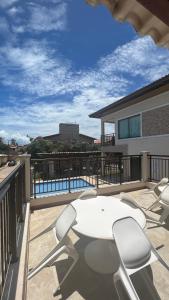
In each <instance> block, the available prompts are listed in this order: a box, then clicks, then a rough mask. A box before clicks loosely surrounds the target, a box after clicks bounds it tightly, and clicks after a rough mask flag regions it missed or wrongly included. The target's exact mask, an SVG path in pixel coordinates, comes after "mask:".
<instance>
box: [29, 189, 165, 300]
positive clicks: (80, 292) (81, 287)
mask: <svg viewBox="0 0 169 300" xmlns="http://www.w3.org/2000/svg"><path fill="white" fill-rule="evenodd" d="M131 194H132V195H133V196H134V197H135V199H136V200H137V201H138V202H139V204H140V205H142V206H143V207H148V206H149V205H150V204H151V203H152V202H153V201H154V199H153V197H152V196H150V195H143V190H141V191H136V192H132V193H131ZM63 207H64V206H58V207H54V208H48V209H43V210H39V211H35V212H34V213H33V214H32V215H31V228H30V238H32V237H34V236H36V234H38V233H39V232H41V231H42V230H43V229H44V228H46V227H47V226H48V225H49V224H50V223H51V222H52V221H53V220H54V219H55V218H56V217H57V215H59V213H60V212H61V210H62V209H63ZM150 214H151V215H152V216H153V217H155V218H156V219H158V218H159V211H156V213H150ZM146 232H147V234H148V236H149V238H150V240H151V241H152V243H153V245H154V246H155V247H158V248H159V253H160V255H161V256H162V257H163V258H164V259H165V261H166V262H168V263H169V225H166V226H165V227H162V226H160V227H157V226H156V225H152V224H151V225H150V224H149V225H148V226H147V229H146ZM70 237H71V239H72V240H73V242H74V244H75V246H76V248H77V249H78V251H79V253H80V259H79V262H78V263H77V265H76V267H75V268H74V270H73V271H72V272H71V274H70V276H69V277H68V278H67V280H66V281H65V283H64V284H63V286H62V288H61V293H60V294H59V295H58V296H56V297H55V298H53V295H52V292H53V290H54V289H55V287H56V286H57V284H58V280H59V281H60V280H61V278H62V276H63V274H64V272H65V270H66V269H67V268H68V266H69V263H70V261H69V260H68V259H67V258H66V257H62V258H61V259H60V260H59V261H58V262H57V263H56V265H55V266H53V267H50V268H45V269H43V270H42V271H41V272H40V273H39V274H37V275H36V276H35V277H34V278H32V279H31V280H29V281H28V295H27V300H37V299H41V300H50V299H56V300H59V299H63V300H64V299H65V300H66V299H69V300H82V299H86V300H104V299H105V300H109V299H111V300H112V299H113V300H118V297H117V295H116V292H115V289H114V286H113V282H112V275H106V276H105V275H104V276H103V275H99V274H97V273H95V272H93V271H91V270H90V269H89V268H88V267H87V265H86V264H85V261H84V258H83V250H84V248H85V245H86V244H87V243H88V239H87V238H84V237H81V238H80V239H79V238H78V237H77V236H76V235H75V234H74V233H73V232H72V231H71V232H70ZM54 245H55V238H54V235H53V232H50V233H48V234H45V235H43V236H42V237H40V238H38V239H37V240H34V241H32V242H31V243H30V249H29V268H31V267H33V266H35V265H36V264H37V263H38V262H39V261H40V260H41V259H42V258H43V257H44V256H45V255H46V254H47V253H49V251H50V250H51V249H52V247H53V246H54ZM148 271H149V275H150V277H151V278H152V282H153V285H154V291H155V296H154V298H153V299H161V300H168V299H169V272H167V271H166V270H165V269H164V268H163V267H162V266H161V265H160V264H159V262H155V263H153V265H152V267H151V268H149V270H148ZM144 275H145V274H144V272H142V273H140V274H138V273H137V274H136V275H134V277H133V283H134V285H135V287H136V289H137V291H138V293H139V296H140V299H142V300H151V299H152V298H151V296H150V295H149V291H148V289H147V287H146V286H145V283H144V280H145V276H144Z"/></svg>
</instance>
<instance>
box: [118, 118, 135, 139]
mask: <svg viewBox="0 0 169 300" xmlns="http://www.w3.org/2000/svg"><path fill="white" fill-rule="evenodd" d="M118 135H119V139H126V138H133V137H139V136H140V115H137V116H133V117H130V118H126V119H123V120H120V121H118Z"/></svg>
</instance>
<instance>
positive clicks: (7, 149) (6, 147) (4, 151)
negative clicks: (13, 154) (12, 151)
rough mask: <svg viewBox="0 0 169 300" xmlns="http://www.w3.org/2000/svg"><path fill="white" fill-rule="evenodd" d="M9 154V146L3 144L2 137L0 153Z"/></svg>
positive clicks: (0, 139)
mask: <svg viewBox="0 0 169 300" xmlns="http://www.w3.org/2000/svg"><path fill="white" fill-rule="evenodd" d="M8 152H9V146H8V145H6V144H5V143H4V142H3V139H2V138H1V137H0V153H1V154H8Z"/></svg>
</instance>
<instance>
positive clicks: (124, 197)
mask: <svg viewBox="0 0 169 300" xmlns="http://www.w3.org/2000/svg"><path fill="white" fill-rule="evenodd" d="M120 199H121V201H124V202H125V203H127V204H128V205H131V206H132V207H133V208H139V209H140V210H141V211H142V212H143V214H144V215H145V218H146V221H147V222H148V223H155V224H157V225H161V223H160V222H159V221H157V220H156V219H154V218H153V217H150V216H148V215H147V214H146V212H145V211H144V210H143V209H142V207H141V206H140V205H139V204H138V203H137V202H136V201H135V199H134V198H133V197H132V196H131V195H130V194H127V193H120Z"/></svg>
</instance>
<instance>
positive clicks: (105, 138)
mask: <svg viewBox="0 0 169 300" xmlns="http://www.w3.org/2000/svg"><path fill="white" fill-rule="evenodd" d="M101 144H102V146H107V145H112V146H114V145H115V133H112V134H105V135H102V136H101Z"/></svg>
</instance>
